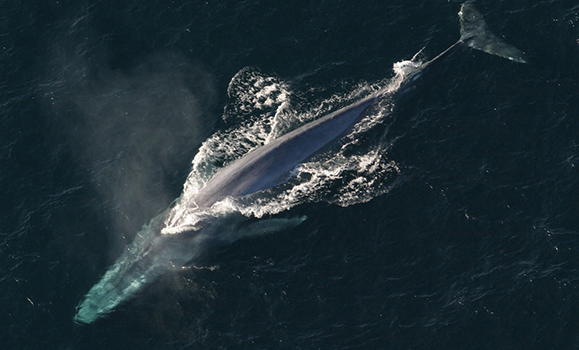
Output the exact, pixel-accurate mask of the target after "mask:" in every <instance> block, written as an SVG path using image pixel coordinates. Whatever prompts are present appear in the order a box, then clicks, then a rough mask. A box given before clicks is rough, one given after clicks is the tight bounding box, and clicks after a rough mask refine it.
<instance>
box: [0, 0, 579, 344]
mask: <svg viewBox="0 0 579 350" xmlns="http://www.w3.org/2000/svg"><path fill="white" fill-rule="evenodd" d="M476 4H477V7H478V8H479V10H480V11H481V13H482V14H483V15H484V16H485V19H486V21H487V24H488V26H489V27H490V28H491V30H492V31H493V32H495V33H496V34H498V35H500V36H501V37H503V38H504V39H505V40H506V41H507V42H509V43H511V44H513V45H515V46H516V47H518V48H519V49H521V50H523V51H524V52H525V54H526V57H527V58H528V61H529V63H528V64H517V63H514V62H510V61H508V60H505V59H502V58H498V57H494V56H490V55H487V54H485V53H481V52H470V53H466V54H464V55H458V56H456V57H453V58H452V59H450V60H449V61H448V62H446V65H445V67H443V68H442V70H441V72H439V74H437V75H436V76H434V77H433V78H432V79H429V80H428V81H426V82H425V83H424V84H423V86H421V87H420V89H419V90H418V91H416V92H415V93H413V94H412V95H411V96H410V97H409V98H408V99H404V100H402V101H400V103H398V102H396V103H395V104H394V105H393V104H389V105H388V104H387V105H382V106H381V109H379V110H378V111H377V112H376V114H375V117H376V118H374V119H371V120H368V121H367V124H365V125H364V126H363V129H362V130H361V131H360V132H359V133H357V134H355V135H356V136H357V137H356V138H351V139H348V140H343V141H342V145H345V146H344V147H342V148H340V151H335V150H330V151H329V152H328V153H326V155H325V157H324V156H323V155H322V157H321V158H318V159H316V161H315V162H310V163H309V164H306V165H304V168H303V173H304V174H309V177H308V179H309V180H311V179H320V178H321V179H322V180H323V181H321V182H312V181H305V182H304V183H309V184H315V185H312V186H309V187H307V188H306V189H307V190H306V191H297V192H296V193H293V194H294V195H295V196H294V197H292V198H294V199H295V201H294V202H292V203H291V205H287V206H286V207H283V203H286V202H284V201H281V202H282V203H281V204H280V203H279V202H275V201H273V202H268V205H269V206H267V205H262V206H259V205H255V204H254V205H249V206H246V207H244V208H245V211H244V214H246V215H248V216H254V217H261V218H263V217H272V218H277V217H281V218H291V217H299V216H304V215H305V216H307V217H308V219H307V220H306V221H305V222H304V223H302V224H301V225H299V226H297V227H295V228H292V229H289V230H285V231H283V232H278V233H274V234H266V235H261V236H256V237H250V238H245V239H240V240H236V241H234V242H232V243H231V244H223V245H219V246H215V247H212V248H210V249H208V250H206V251H205V252H203V254H202V255H201V256H199V257H198V258H196V259H195V261H194V262H192V264H191V266H189V267H188V268H187V269H184V270H183V271H181V272H175V273H168V274H166V275H164V276H162V277H161V278H159V279H158V280H157V281H155V282H153V283H151V284H150V285H149V286H147V287H146V288H145V289H144V290H142V291H141V292H140V293H139V294H138V295H137V296H135V298H133V299H131V300H129V301H128V302H127V303H124V304H123V305H121V306H120V307H119V308H118V309H117V310H116V311H115V312H113V313H112V314H110V315H108V316H107V317H105V318H103V319H100V320H97V322H95V323H94V324H90V325H82V326H81V325H78V324H75V323H74V322H73V317H74V315H75V309H76V306H77V305H78V303H79V302H80V301H81V300H82V298H83V296H84V295H85V293H86V292H87V291H88V290H89V289H90V287H91V286H92V285H94V284H95V283H96V282H98V280H99V279H100V277H101V276H102V274H103V273H104V272H105V271H106V269H107V268H108V267H109V266H110V265H111V264H113V263H114V261H115V259H116V258H117V257H118V256H119V255H120V254H121V252H122V251H123V249H125V246H126V245H127V244H128V243H130V242H131V241H132V239H133V237H134V236H135V234H136V232H138V231H139V229H140V228H141V226H142V225H143V224H146V223H148V222H149V220H150V219H151V218H152V217H154V216H156V215H158V214H159V213H161V212H163V211H164V210H166V209H167V208H168V207H169V206H170V205H171V203H173V201H174V200H175V199H176V198H178V197H179V196H181V194H182V192H183V186H184V184H185V183H186V184H188V186H193V187H194V186H195V183H194V181H193V183H192V182H191V181H192V180H191V179H193V180H195V179H202V176H201V175H200V177H199V176H198V177H193V178H192V177H191V174H192V169H193V174H196V173H195V171H199V172H201V173H202V172H203V170H207V172H206V173H204V174H205V175H208V174H211V173H212V172H213V171H214V170H215V169H217V168H219V167H221V166H223V165H224V164H227V163H228V162H230V161H231V160H233V159H235V158H236V157H239V156H241V155H242V154H243V153H244V152H247V150H248V149H251V148H252V147H255V146H256V145H259V144H261V143H263V142H267V140H268V138H273V137H276V136H279V135H280V134H283V133H284V132H287V131H288V130H291V129H292V128H294V127H296V125H299V124H303V123H304V122H306V121H308V120H313V119H315V118H318V117H321V116H323V115H324V114H325V113H327V112H329V111H332V110H335V109H338V108H340V107H343V106H344V105H347V104H348V103H350V102H353V101H356V100H357V99H359V98H361V97H362V96H365V95H367V94H369V93H371V92H372V91H375V90H376V89H379V88H383V87H386V86H390V84H392V83H393V81H394V80H393V79H395V73H394V71H393V66H394V65H395V64H396V63H397V62H401V61H403V60H409V59H411V58H412V57H413V56H414V55H415V54H417V53H418V52H419V51H420V50H422V51H420V53H419V55H418V59H419V60H428V59H429V58H433V57H435V56H436V55H437V54H438V53H440V52H442V51H443V50H445V49H446V48H447V47H449V46H450V45H452V44H453V43H454V42H455V41H456V40H457V39H458V38H459V29H458V18H457V12H458V10H459V8H460V3H459V2H449V1H395V0H394V1H390V2H384V1H364V2H354V1H301V0H299V1H291V2H283V3H282V2H273V1H270V2H266V1H244V2H236V1H139V2H137V1H124V2H112V1H95V2H87V1H39V2H35V1H30V2H19V1H5V2H3V6H2V8H3V11H2V12H1V14H0V16H1V20H0V38H1V39H2V40H1V42H0V44H1V45H0V78H1V79H0V106H1V108H0V113H1V116H0V186H1V189H2V191H1V194H0V203H1V204H2V205H1V207H0V208H1V209H0V210H1V214H0V305H1V306H0V311H1V312H2V317H1V321H0V322H1V327H0V329H2V331H0V336H1V338H0V341H1V344H3V345H2V348H6V349H103V348H104V349H197V348H204V349H255V348H257V349H574V348H579V316H577V315H578V314H579V287H578V285H579V272H578V269H579V258H578V256H577V253H578V250H579V237H578V233H579V220H578V219H577V217H578V216H579V215H578V214H579V204H577V199H578V196H579V170H578V167H579V102H578V100H579V99H578V98H577V96H578V93H579V73H578V72H579V5H578V4H577V2H574V1H558V0H552V1H541V2H537V1H509V2H505V1H477V3H476ZM346 146H347V147H346ZM296 188H298V187H296ZM300 189H301V188H300ZM300 194H301V196H300ZM279 198H282V197H279ZM283 198H287V197H283ZM260 203H261V204H263V203H262V202H260ZM272 203H273V204H275V205H277V204H279V205H278V206H275V205H273V204H272ZM280 205H281V206H280ZM260 208H262V209H263V208H265V209H263V210H262V211H260ZM254 220H255V219H254Z"/></svg>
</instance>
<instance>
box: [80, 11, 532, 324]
mask: <svg viewBox="0 0 579 350" xmlns="http://www.w3.org/2000/svg"><path fill="white" fill-rule="evenodd" d="M459 19H460V25H461V29H460V31H461V37H460V39H459V40H458V41H457V42H456V43H455V44H453V45H452V46H450V47H449V48H448V49H447V50H445V51H444V52H442V53H441V54H439V55H438V56H436V57H435V58H434V59H432V60H430V61H428V62H426V63H423V64H422V65H420V66H419V67H418V68H417V69H415V70H414V71H412V72H411V74H410V75H409V76H408V77H406V78H405V80H404V81H403V82H402V83H401V85H400V86H399V88H397V89H395V90H387V91H386V90H385V91H380V92H377V93H375V94H373V95H371V96H369V97H366V98H364V99H362V100H360V101H358V102H356V103H354V104H352V105H350V106H347V107H345V108H342V109H340V110H338V111H335V112H333V113H331V114H329V115H326V116H324V117H322V118H320V119H318V120H315V121H313V122H310V123H309V124H306V125H304V126H301V127H299V128H297V129H295V130H293V131H291V132H289V133H287V134H285V135H283V136H281V137H279V138H277V139H275V140H273V141H271V142H269V143H267V144H266V145H264V146H262V147H259V148H256V149H254V150H252V151H250V152H248V153H247V154H245V155H244V156H242V157H241V158H239V159H238V160H236V161H234V162H233V163H231V164H230V165H228V166H227V167H225V168H224V169H222V170H221V171H219V172H218V173H217V174H216V175H214V177H213V178H211V179H210V180H209V181H208V182H207V184H206V185H205V187H203V188H201V189H200V190H199V191H198V192H197V193H196V194H195V195H193V196H192V197H191V198H188V199H187V200H186V202H185V203H179V205H181V206H185V207H187V208H199V209H200V210H201V209H203V208H209V207H211V206H213V205H214V204H216V203H219V202H220V201H223V200H225V199H227V198H229V197H234V198H237V197H243V196H247V195H251V194H254V193H257V192H259V191H264V190H266V189H270V188H273V187H275V186H277V185H279V184H281V183H283V182H285V181H286V180H287V179H288V177H289V176H290V174H291V171H292V170H293V169H294V168H295V167H296V166H297V165H299V164H300V163H303V162H304V161H307V160H308V159H309V158H310V157H312V156H314V155H316V154H319V153H320V152H322V151H323V150H324V149H325V147H327V146H328V145H331V144H332V143H333V142H334V141H336V140H338V139H340V137H341V136H343V135H345V134H346V133H348V132H349V131H351V129H352V128H353V127H354V126H355V125H356V123H357V122H358V121H360V119H361V118H362V117H364V115H366V114H367V113H368V109H369V108H371V107H372V106H373V105H374V104H375V103H377V101H380V100H381V99H383V98H386V97H388V98H394V99H397V98H399V97H401V96H403V95H405V94H407V93H408V92H410V91H413V90H414V89H415V87H416V85H417V84H418V82H419V81H421V80H422V78H423V77H424V76H426V75H428V74H429V72H433V71H437V70H438V67H440V66H441V65H443V64H445V63H446V62H448V58H449V57H451V56H454V55H456V54H458V53H460V52H463V51H465V50H469V49H476V50H481V51H484V52H487V53H490V54H492V55H497V56H500V57H504V58H507V59H509V60H511V61H514V62H518V63H525V62H526V61H525V58H524V55H523V53H522V52H521V51H520V50H518V49H517V48H515V47H513V46H511V45H509V44H507V43H505V42H503V41H502V40H501V39H499V38H498V37H496V36H495V35H493V34H492V33H491V32H490V31H489V30H488V29H487V26H486V23H485V22H484V20H483V18H482V16H481V14H480V13H479V12H478V11H477V9H476V8H475V7H474V5H473V4H472V2H467V3H465V4H463V5H462V7H461V10H460V12H459ZM178 216H179V214H178V213H175V212H174V211H171V209H168V210H167V211H166V212H165V213H164V214H161V215H160V216H158V217H156V218H154V219H153V220H151V222H150V223H149V224H148V225H146V226H144V228H143V230H142V231H140V232H139V233H138V234H137V235H136V236H135V239H134V241H133V243H132V244H131V245H129V246H128V247H127V249H125V251H124V252H123V253H122V254H121V256H120V257H119V258H118V259H117V261H116V262H115V264H114V265H113V266H111V267H110V268H109V269H108V270H107V271H106V273H105V274H104V275H103V277H102V278H101V280H100V281H99V282H98V283H97V284H95V285H94V286H93V287H92V288H91V289H90V290H89V292H88V293H87V294H86V296H85V297H84V299H83V300H82V301H81V302H80V304H79V305H78V306H77V310H76V311H77V312H76V315H75V317H74V321H75V322H76V323H79V324H87V323H92V322H94V321H95V320H97V319H98V318H100V317H102V316H104V315H106V314H108V313H110V312H112V311H113V310H114V309H115V308H116V307H117V306H118V305H119V304H121V303H123V302H125V301H126V300H128V299H130V298H131V297H133V296H134V295H135V293H137V292H138V291H139V290H141V289H142V288H143V287H144V286H145V285H147V284H148V283H150V282H152V281H153V280H155V279H156V278H158V277H159V276H160V275H162V274H164V273H166V272H168V271H172V270H176V269H179V268H181V267H182V266H184V265H186V264H187V263H188V262H190V261H191V260H192V259H193V258H194V257H196V256H197V255H198V254H199V253H200V252H202V251H203V250H204V249H205V247H206V245H207V243H208V242H210V241H211V239H212V237H214V236H216V235H219V232H222V231H224V230H236V229H237V230H239V229H240V228H239V227H236V226H235V222H234V221H231V220H221V221H220V220H213V221H208V222H207V223H206V224H205V225H204V226H203V227H202V228H201V229H199V230H198V231H196V232H195V233H194V234H191V233H182V234H166V232H167V230H169V229H170V227H166V226H167V224H166V223H167V222H173V223H174V222H178V221H179V217H178ZM302 220H303V218H296V219H283V220H282V219H275V218H274V219H268V220H258V221H257V222H255V223H253V227H252V228H250V229H248V227H247V226H244V228H242V229H241V230H246V231H247V230H249V231H251V229H254V230H257V231H264V230H265V231H275V230H279V229H283V228H287V227H292V226H295V225H297V224H299V223H300V222H301V221H302ZM164 225H165V227H163V226H164ZM249 231H248V232H245V233H241V234H240V235H239V236H243V235H249V234H251V232H249ZM164 232H165V233H164ZM239 236H237V237H239Z"/></svg>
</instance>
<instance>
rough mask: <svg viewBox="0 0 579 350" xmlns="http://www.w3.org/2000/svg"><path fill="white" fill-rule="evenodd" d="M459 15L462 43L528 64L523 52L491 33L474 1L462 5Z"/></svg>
mask: <svg viewBox="0 0 579 350" xmlns="http://www.w3.org/2000/svg"><path fill="white" fill-rule="evenodd" d="M458 15H459V17H460V41H462V42H463V43H465V44H467V45H468V46H470V47H472V48H474V49H477V50H481V51H484V52H486V53H489V54H491V55H496V56H500V57H504V58H506V59H509V60H511V61H514V62H519V63H527V61H526V60H525V58H524V54H523V52H522V51H521V50H519V49H517V48H516V47H514V46H512V45H510V44H507V43H506V42H504V41H503V40H502V39H500V38H499V37H497V36H496V35H494V34H493V33H491V32H490V30H489V29H488V28H487V24H486V23H485V21H484V19H483V17H482V15H481V14H480V12H478V10H477V9H476V7H475V6H474V4H473V2H472V1H467V2H465V3H464V4H462V7H461V8H460V12H459V13H458Z"/></svg>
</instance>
